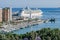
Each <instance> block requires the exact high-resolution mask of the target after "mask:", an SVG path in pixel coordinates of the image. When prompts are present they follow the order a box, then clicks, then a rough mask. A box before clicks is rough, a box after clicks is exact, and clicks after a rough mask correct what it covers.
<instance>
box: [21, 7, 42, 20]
mask: <svg viewBox="0 0 60 40" xmlns="http://www.w3.org/2000/svg"><path fill="white" fill-rule="evenodd" d="M42 13H43V12H42V11H41V10H40V9H36V10H32V9H30V8H29V7H27V8H26V9H23V11H22V12H21V17H24V20H25V19H29V18H31V19H34V18H39V17H41V16H42Z"/></svg>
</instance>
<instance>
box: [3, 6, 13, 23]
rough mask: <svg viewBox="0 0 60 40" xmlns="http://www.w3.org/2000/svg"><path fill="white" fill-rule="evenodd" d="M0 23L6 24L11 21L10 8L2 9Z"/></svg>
mask: <svg viewBox="0 0 60 40" xmlns="http://www.w3.org/2000/svg"><path fill="white" fill-rule="evenodd" d="M2 16H3V17H2V21H4V22H8V21H11V20H12V12H11V10H10V8H8V7H6V8H3V9H2Z"/></svg>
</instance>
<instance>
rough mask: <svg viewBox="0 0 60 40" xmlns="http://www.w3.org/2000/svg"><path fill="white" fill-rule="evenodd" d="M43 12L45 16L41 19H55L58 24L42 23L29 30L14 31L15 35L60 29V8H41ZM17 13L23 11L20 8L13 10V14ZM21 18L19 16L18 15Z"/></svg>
mask: <svg viewBox="0 0 60 40" xmlns="http://www.w3.org/2000/svg"><path fill="white" fill-rule="evenodd" d="M39 9H41V10H42V11H43V16H42V17H41V19H50V18H55V19H56V22H55V23H50V22H48V23H41V24H39V25H36V26H31V27H32V28H31V27H28V28H24V29H19V30H16V31H14V33H16V34H25V33H26V32H31V31H32V30H33V31H37V30H40V29H42V28H60V9H59V8H39ZM15 11H20V12H21V9H19V8H16V9H15V8H13V12H15ZM18 16H19V15H18Z"/></svg>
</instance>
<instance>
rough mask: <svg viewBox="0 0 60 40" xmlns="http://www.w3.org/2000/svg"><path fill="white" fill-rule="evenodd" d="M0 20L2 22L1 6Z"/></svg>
mask: <svg viewBox="0 0 60 40" xmlns="http://www.w3.org/2000/svg"><path fill="white" fill-rule="evenodd" d="M0 22H2V8H0Z"/></svg>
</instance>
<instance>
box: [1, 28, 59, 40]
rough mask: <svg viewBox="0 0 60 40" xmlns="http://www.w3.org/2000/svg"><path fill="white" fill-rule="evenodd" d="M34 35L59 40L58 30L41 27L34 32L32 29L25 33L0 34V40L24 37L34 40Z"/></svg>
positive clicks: (14, 39) (21, 39) (43, 38)
mask: <svg viewBox="0 0 60 40" xmlns="http://www.w3.org/2000/svg"><path fill="white" fill-rule="evenodd" d="M36 36H40V37H41V40H60V30H59V29H57V28H56V29H50V28H43V29H41V30H38V31H36V32H34V31H32V32H30V33H28V32H27V33H26V34H20V35H18V34H12V33H7V34H0V40H23V39H24V38H29V39H30V40H35V38H36Z"/></svg>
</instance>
